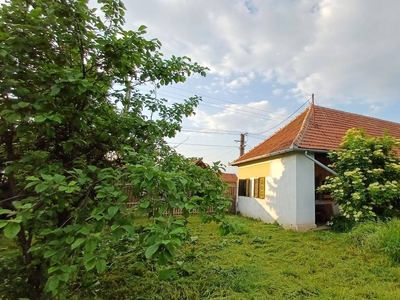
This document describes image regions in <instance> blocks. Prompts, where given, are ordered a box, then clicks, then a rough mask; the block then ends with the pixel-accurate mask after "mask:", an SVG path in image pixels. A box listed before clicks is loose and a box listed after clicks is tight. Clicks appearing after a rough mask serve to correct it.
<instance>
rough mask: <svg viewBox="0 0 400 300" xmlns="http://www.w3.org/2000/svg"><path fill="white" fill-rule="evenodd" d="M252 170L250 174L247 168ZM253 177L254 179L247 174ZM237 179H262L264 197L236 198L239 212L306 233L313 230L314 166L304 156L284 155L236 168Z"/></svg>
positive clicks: (297, 154)
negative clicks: (263, 181)
mask: <svg viewBox="0 0 400 300" xmlns="http://www.w3.org/2000/svg"><path fill="white" fill-rule="evenodd" d="M250 168H251V172H249V169H250ZM252 173H253V174H255V176H254V177H251V176H249V174H252ZM238 177H239V179H246V178H250V179H252V183H253V179H255V178H258V177H265V198H264V199H260V198H254V197H253V196H254V195H253V184H252V185H251V197H244V196H239V197H238V211H240V213H241V214H242V215H244V216H248V217H252V218H259V219H261V220H263V221H264V222H267V223H273V222H275V221H276V222H278V223H279V224H281V225H282V226H284V227H286V228H294V229H296V230H301V231H302V230H307V229H309V228H313V227H315V203H314V163H313V162H312V161H310V160H308V159H307V158H306V157H305V156H304V154H303V153H298V152H296V153H289V154H286V155H284V156H281V157H278V158H274V159H271V160H268V161H267V162H262V163H258V164H252V165H250V166H247V167H246V166H244V167H242V166H241V167H239V170H238Z"/></svg>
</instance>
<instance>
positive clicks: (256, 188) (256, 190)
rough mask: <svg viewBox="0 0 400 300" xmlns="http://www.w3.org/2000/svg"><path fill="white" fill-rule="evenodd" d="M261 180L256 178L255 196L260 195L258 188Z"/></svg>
mask: <svg viewBox="0 0 400 300" xmlns="http://www.w3.org/2000/svg"><path fill="white" fill-rule="evenodd" d="M258 182H259V180H258V178H255V179H254V198H258V197H259V189H258V186H259V184H258Z"/></svg>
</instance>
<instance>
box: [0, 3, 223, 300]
mask: <svg viewBox="0 0 400 300" xmlns="http://www.w3.org/2000/svg"><path fill="white" fill-rule="evenodd" d="M98 4H99V6H100V7H101V11H102V15H103V16H104V17H103V18H100V17H99V14H98V12H96V10H95V9H92V8H90V7H89V6H88V1H80V0H66V1H53V0H41V1H21V0H9V1H7V2H6V4H2V6H1V9H0V21H1V22H0V41H1V43H0V63H1V66H2V68H1V69H0V80H1V82H2V85H1V93H0V97H1V101H0V111H1V112H0V137H1V140H0V143H1V144H0V170H4V173H5V174H4V175H3V174H2V175H1V178H0V183H1V193H0V201H1V202H0V203H1V210H0V217H1V218H2V220H0V228H3V231H4V235H5V236H6V237H7V238H10V239H14V238H15V239H17V240H18V243H19V247H20V250H21V257H22V261H23V266H24V267H23V270H24V271H23V276H24V280H25V281H24V282H27V283H28V285H29V289H26V290H25V291H24V292H25V296H27V295H29V296H30V297H32V298H35V299H39V298H40V297H43V298H48V297H50V295H52V296H56V295H58V294H59V292H60V291H63V290H64V289H65V288H66V287H67V286H68V284H69V282H71V281H73V280H76V278H77V276H79V274H80V272H82V270H83V269H84V270H85V272H89V273H96V274H101V273H103V272H105V271H106V269H107V267H108V266H110V261H111V258H112V257H110V251H109V248H107V247H104V243H103V240H104V238H105V236H108V235H111V237H112V238H113V239H114V240H115V241H117V240H119V239H121V238H123V237H124V236H125V235H129V236H132V237H134V236H136V235H135V227H134V226H135V222H134V220H135V219H134V218H132V214H130V213H129V212H128V211H127V209H126V200H127V195H125V192H124V187H125V185H132V186H133V189H134V193H133V194H134V196H135V197H136V198H137V199H140V207H139V210H138V214H142V215H146V216H148V217H151V218H153V223H152V224H151V225H149V226H148V227H147V228H146V230H145V231H144V232H143V233H142V234H141V235H140V237H139V236H138V237H137V238H135V239H134V240H132V243H135V244H137V245H139V244H140V245H142V246H143V247H145V249H146V250H145V253H144V255H145V257H146V258H148V259H149V260H154V261H157V262H158V263H159V264H166V263H168V262H171V261H172V260H173V257H174V254H175V252H176V249H177V248H179V246H180V245H181V244H182V240H184V239H186V238H187V236H188V232H187V230H186V228H185V226H186V221H185V218H187V217H188V215H189V211H190V210H193V209H198V210H199V211H200V215H201V216H202V219H203V221H204V222H210V221H217V222H222V226H223V227H222V229H223V230H224V232H226V228H227V227H228V225H226V223H224V222H223V216H224V213H225V210H226V208H227V205H228V204H229V202H228V201H226V200H227V199H226V198H225V196H224V191H225V185H224V184H223V183H222V182H221V181H220V180H219V178H218V174H219V173H220V167H221V166H220V165H219V164H218V163H217V164H215V165H213V166H211V167H210V168H207V169H205V170H203V169H201V168H198V167H196V166H194V165H193V164H192V163H191V162H190V161H189V160H187V159H185V158H183V157H182V156H180V155H178V154H177V153H176V152H175V151H174V150H173V149H171V148H170V147H168V145H167V143H166V142H165V138H167V137H168V138H171V137H173V136H174V135H175V134H176V132H177V131H179V130H180V129H181V122H182V120H183V118H185V117H188V116H190V115H191V114H193V113H194V109H195V107H196V106H197V105H198V103H199V101H200V99H199V98H198V97H192V98H190V99H187V100H186V101H185V102H184V103H180V104H178V103H175V104H172V105H168V103H167V100H166V99H158V98H156V93H155V91H152V92H150V93H148V94H141V93H140V90H139V87H140V86H141V85H144V84H147V83H149V84H151V85H152V86H155V87H156V88H159V87H161V86H163V85H169V84H172V83H179V82H184V81H185V80H186V77H187V76H190V75H192V74H200V75H202V76H205V70H206V69H205V68H203V67H201V66H199V65H198V64H197V63H192V62H191V61H190V59H189V58H187V57H175V56H172V57H171V58H170V59H164V58H163V55H162V53H160V52H159V49H160V46H161V43H160V42H159V41H158V40H150V41H149V40H146V39H145V38H144V37H143V35H144V34H145V29H146V27H145V26H141V27H140V28H139V29H138V31H136V32H135V31H126V30H124V29H123V28H122V26H123V24H124V13H125V8H124V5H123V3H122V2H121V1H119V0H98ZM209 207H213V208H214V209H215V214H213V215H209V214H207V210H208V208H209ZM175 208H180V209H182V210H183V212H184V218H183V220H177V219H176V218H174V217H172V216H171V212H172V211H173V209H175ZM165 215H166V216H165ZM43 291H45V292H46V293H47V294H46V295H44V294H43ZM22 296H24V295H22Z"/></svg>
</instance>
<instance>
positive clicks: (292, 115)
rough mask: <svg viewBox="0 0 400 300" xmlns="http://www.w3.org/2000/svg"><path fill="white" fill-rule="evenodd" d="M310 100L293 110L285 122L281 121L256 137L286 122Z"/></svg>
mask: <svg viewBox="0 0 400 300" xmlns="http://www.w3.org/2000/svg"><path fill="white" fill-rule="evenodd" d="M310 99H311V98H308V99H307V101H306V102H304V103H303V104H302V105H301V106H300V107H299V108H298V109H296V110H295V111H294V112H293V113H292V114H291V115H290V116H289V117H287V118H286V119H285V120H283V121H282V122H280V123H279V124H277V125H275V126H273V127H271V128H270V129H267V130H265V131H262V132H260V133H256V135H261V134H264V133H266V132H268V131H271V130H272V129H274V128H276V127H278V126H279V125H281V124H282V123H284V122H286V121H287V120H288V119H289V118H290V117H292V116H293V115H294V114H295V113H297V112H298V111H299V110H300V109H301V108H302V107H303V106H304V105H306V103H309V102H308V101H309V100H310Z"/></svg>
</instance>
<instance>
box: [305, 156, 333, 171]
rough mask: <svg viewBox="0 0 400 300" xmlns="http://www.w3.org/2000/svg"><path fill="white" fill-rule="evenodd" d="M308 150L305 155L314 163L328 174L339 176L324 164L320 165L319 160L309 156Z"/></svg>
mask: <svg viewBox="0 0 400 300" xmlns="http://www.w3.org/2000/svg"><path fill="white" fill-rule="evenodd" d="M307 152H308V150H307V151H306V152H304V155H305V156H306V157H307V158H308V159H309V160H312V161H313V162H314V163H316V164H317V165H318V166H320V167H321V168H323V169H325V170H327V171H328V172H330V173H332V174H333V175H337V173H336V172H335V171H333V170H332V169H330V168H328V167H327V166H325V165H324V164H323V163H320V162H319V161H318V160H316V159H315V158H314V157H311V156H310V155H308V154H307Z"/></svg>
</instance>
